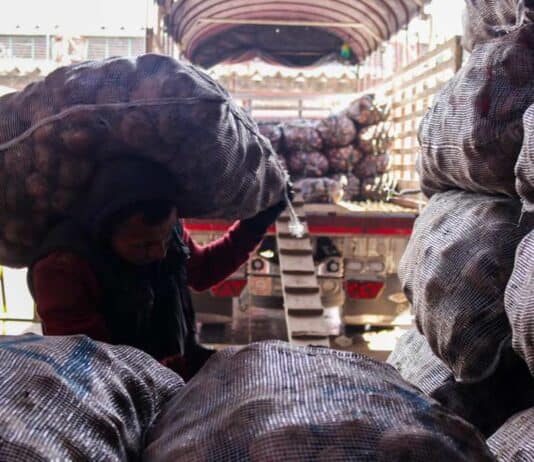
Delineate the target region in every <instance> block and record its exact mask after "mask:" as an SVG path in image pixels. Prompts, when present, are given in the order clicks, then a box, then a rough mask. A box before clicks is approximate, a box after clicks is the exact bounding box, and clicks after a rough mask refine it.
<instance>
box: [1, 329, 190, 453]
mask: <svg viewBox="0 0 534 462" xmlns="http://www.w3.org/2000/svg"><path fill="white" fill-rule="evenodd" d="M0 366H1V370H2V374H1V378H0V382H1V386H0V402H1V403H2V405H1V406H0V438H1V444H0V460H2V461H3V462H20V461H25V462H32V461H39V462H45V461H51V460H57V461H59V460H61V461H63V460H65V461H66V460H72V461H74V460H76V461H78V460H94V461H97V460H102V461H104V460H105V461H124V460H139V457H140V454H141V451H142V449H143V447H144V444H145V436H146V433H147V431H148V429H149V427H151V425H152V424H153V422H154V420H155V418H156V416H157V415H158V413H159V412H160V410H161V407H162V405H163V404H164V403H165V402H167V401H168V400H169V399H170V398H171V397H172V396H173V395H174V394H175V393H176V392H177V391H179V390H180V389H181V387H182V386H183V385H184V382H183V380H182V379H181V378H180V376H178V375H177V374H175V373H174V372H172V371H171V370H170V369H167V368H165V367H163V366H162V365H161V364H159V363H158V362H157V361H156V360H154V359H152V358H151V357H150V356H149V355H147V354H146V353H143V352H142V351H139V350H136V349H135V348H131V347H126V346H110V345H106V344H103V343H99V342H94V341H92V340H90V339H89V338H87V337H85V336H73V337H41V336H36V335H26V336H19V337H0Z"/></svg>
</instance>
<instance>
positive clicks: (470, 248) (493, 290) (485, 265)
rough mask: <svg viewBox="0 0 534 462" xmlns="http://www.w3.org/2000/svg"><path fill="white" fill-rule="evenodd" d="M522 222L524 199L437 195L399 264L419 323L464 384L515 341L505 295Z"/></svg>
mask: <svg viewBox="0 0 534 462" xmlns="http://www.w3.org/2000/svg"><path fill="white" fill-rule="evenodd" d="M520 216H521V203H520V201H519V200H514V199H509V198H506V197H504V196H485V195H481V194H473V193H467V192H463V191H449V192H446V193H440V194H436V195H435V196H434V197H432V199H431V200H430V201H429V203H428V206H427V207H426V208H425V209H424V210H423V212H422V214H421V215H420V217H419V218H418V219H417V220H416V222H415V226H414V231H413V234H412V236H411V238H410V241H409V243H408V247H407V249H406V252H405V254H404V255H403V257H402V259H401V262H400V265H399V278H400V279H401V282H402V286H403V290H404V292H405V294H406V296H407V297H408V299H409V300H410V302H411V303H412V306H413V310H414V313H415V318H416V325H417V327H418V329H419V331H420V332H421V333H422V334H424V335H425V337H426V338H427V340H428V342H429V344H430V346H431V348H432V351H434V353H435V354H436V355H437V356H438V357H439V358H440V359H441V360H443V361H444V362H445V363H446V364H447V365H448V367H450V368H451V370H452V371H453V373H454V376H455V378H456V380H458V381H460V382H476V381H480V380H482V379H484V378H485V377H487V376H489V375H490V374H491V373H492V372H493V371H494V370H495V368H496V366H497V364H498V361H499V356H500V352H501V349H502V347H503V346H504V345H505V344H507V343H509V341H510V337H511V329H510V325H509V323H508V319H507V317H506V313H505V311H504V291H505V288H506V284H507V283H508V280H509V278H510V275H511V273H512V270H513V264H514V256H515V251H516V248H517V246H518V245H519V242H520V241H521V239H522V238H523V237H524V236H525V234H526V233H527V232H528V230H527V229H525V228H526V227H525V226H520V225H519V224H518V223H519V220H520Z"/></svg>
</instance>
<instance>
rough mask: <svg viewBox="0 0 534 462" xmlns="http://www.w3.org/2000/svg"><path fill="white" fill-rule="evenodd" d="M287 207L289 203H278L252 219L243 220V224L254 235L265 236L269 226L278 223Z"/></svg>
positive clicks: (284, 201)
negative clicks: (277, 220)
mask: <svg viewBox="0 0 534 462" xmlns="http://www.w3.org/2000/svg"><path fill="white" fill-rule="evenodd" d="M286 207H287V202H286V200H285V199H284V200H283V201H280V202H278V204H276V205H273V206H272V207H269V208H268V209H265V210H263V211H262V212H260V213H258V214H257V215H255V216H253V217H252V218H247V219H246V220H241V223H242V225H243V226H245V227H246V228H247V229H248V230H249V231H251V232H253V233H254V234H265V233H266V232H267V229H269V226H271V225H272V224H273V223H274V222H275V221H276V219H277V218H278V217H279V216H280V214H281V213H282V212H283V211H284V210H285V209H286Z"/></svg>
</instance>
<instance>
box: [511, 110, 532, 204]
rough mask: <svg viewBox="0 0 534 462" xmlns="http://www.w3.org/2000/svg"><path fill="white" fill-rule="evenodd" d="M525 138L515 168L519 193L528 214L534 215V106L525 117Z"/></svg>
mask: <svg viewBox="0 0 534 462" xmlns="http://www.w3.org/2000/svg"><path fill="white" fill-rule="evenodd" d="M523 126H524V130H525V136H524V140H523V147H522V148H521V153H520V154H519V158H518V160H517V164H516V167H515V173H516V177H517V179H516V186H517V192H518V193H519V195H520V196H521V199H522V200H523V206H524V208H525V211H526V212H528V213H534V105H533V106H530V107H529V108H528V110H527V112H525V115H524V116H523Z"/></svg>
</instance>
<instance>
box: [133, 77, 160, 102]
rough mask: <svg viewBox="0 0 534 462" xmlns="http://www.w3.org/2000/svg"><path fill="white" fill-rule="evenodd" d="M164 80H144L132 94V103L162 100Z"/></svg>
mask: <svg viewBox="0 0 534 462" xmlns="http://www.w3.org/2000/svg"><path fill="white" fill-rule="evenodd" d="M162 86H163V79H162V78H161V79H153V78H149V79H144V80H141V81H140V82H139V83H137V84H136V86H135V87H134V89H133V90H132V92H131V93H130V101H144V100H156V99H160V98H161V89H162Z"/></svg>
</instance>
